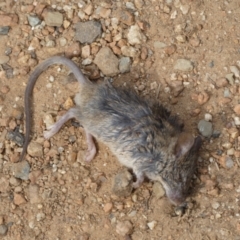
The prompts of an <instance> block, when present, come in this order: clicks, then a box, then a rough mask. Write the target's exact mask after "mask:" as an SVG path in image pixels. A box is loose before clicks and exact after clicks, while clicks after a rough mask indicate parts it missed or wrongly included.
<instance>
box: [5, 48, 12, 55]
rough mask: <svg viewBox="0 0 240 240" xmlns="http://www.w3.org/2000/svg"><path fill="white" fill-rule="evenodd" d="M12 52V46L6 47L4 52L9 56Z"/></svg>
mask: <svg viewBox="0 0 240 240" xmlns="http://www.w3.org/2000/svg"><path fill="white" fill-rule="evenodd" d="M11 53H12V48H11V47H6V49H5V54H6V55H7V56H9V55H10V54H11Z"/></svg>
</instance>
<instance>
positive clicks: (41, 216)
mask: <svg viewBox="0 0 240 240" xmlns="http://www.w3.org/2000/svg"><path fill="white" fill-rule="evenodd" d="M44 218H45V213H38V214H37V216H36V219H37V221H38V222H40V221H42V220H43V219H44Z"/></svg>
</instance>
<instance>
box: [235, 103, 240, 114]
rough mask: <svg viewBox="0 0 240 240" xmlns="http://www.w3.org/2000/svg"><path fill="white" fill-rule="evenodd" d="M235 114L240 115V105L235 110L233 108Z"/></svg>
mask: <svg viewBox="0 0 240 240" xmlns="http://www.w3.org/2000/svg"><path fill="white" fill-rule="evenodd" d="M233 110H234V112H235V113H236V114H237V115H240V104H237V105H236V106H235V107H234V108H233Z"/></svg>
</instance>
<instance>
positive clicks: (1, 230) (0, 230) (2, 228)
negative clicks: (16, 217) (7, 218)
mask: <svg viewBox="0 0 240 240" xmlns="http://www.w3.org/2000/svg"><path fill="white" fill-rule="evenodd" d="M7 231H8V227H7V226H6V225H3V224H2V225H0V236H5V235H6V234H7Z"/></svg>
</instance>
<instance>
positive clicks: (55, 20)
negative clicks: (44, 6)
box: [43, 10, 63, 27]
mask: <svg viewBox="0 0 240 240" xmlns="http://www.w3.org/2000/svg"><path fill="white" fill-rule="evenodd" d="M43 18H44V21H45V23H46V25H47V26H50V27H61V26H62V24H63V14H61V13H60V12H54V11H48V10H47V11H44V13H43Z"/></svg>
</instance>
